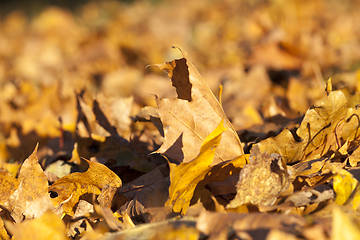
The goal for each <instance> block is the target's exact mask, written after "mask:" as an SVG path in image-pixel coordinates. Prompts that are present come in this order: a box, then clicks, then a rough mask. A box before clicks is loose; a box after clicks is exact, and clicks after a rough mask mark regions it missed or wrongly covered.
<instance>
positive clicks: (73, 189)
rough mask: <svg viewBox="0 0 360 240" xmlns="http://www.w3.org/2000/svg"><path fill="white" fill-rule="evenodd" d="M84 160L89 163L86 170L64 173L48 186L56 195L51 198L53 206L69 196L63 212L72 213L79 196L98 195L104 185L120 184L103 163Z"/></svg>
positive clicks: (114, 186)
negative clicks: (64, 174)
mask: <svg viewBox="0 0 360 240" xmlns="http://www.w3.org/2000/svg"><path fill="white" fill-rule="evenodd" d="M86 162H87V163H88V164H89V168H88V169H87V171H86V172H82V173H71V174H69V175H66V176H64V177H62V178H60V179H59V180H57V181H56V182H55V183H54V184H53V185H51V186H50V187H49V191H51V192H56V193H57V195H58V197H56V198H53V199H52V201H53V203H54V205H55V206H58V205H59V204H60V203H61V202H63V201H65V200H66V199H68V198H71V199H70V201H68V202H66V203H65V204H64V205H63V209H64V212H65V213H67V214H69V215H70V216H73V215H74V206H75V204H76V203H78V202H79V199H80V198H81V197H85V196H86V195H100V194H101V191H102V189H103V188H104V187H106V186H108V187H112V188H119V187H121V185H122V182H121V179H120V178H119V177H118V176H117V175H116V174H115V173H114V172H112V171H111V170H110V169H108V168H107V167H106V166H105V165H103V164H101V163H93V162H90V161H87V160H86Z"/></svg>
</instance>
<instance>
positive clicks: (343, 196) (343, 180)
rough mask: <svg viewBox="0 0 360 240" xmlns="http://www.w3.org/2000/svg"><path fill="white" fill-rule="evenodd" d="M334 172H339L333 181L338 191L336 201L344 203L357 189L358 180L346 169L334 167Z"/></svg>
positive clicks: (336, 191)
mask: <svg viewBox="0 0 360 240" xmlns="http://www.w3.org/2000/svg"><path fill="white" fill-rule="evenodd" d="M333 173H337V174H336V175H335V176H334V183H333V185H334V191H335V193H336V198H335V203H336V204H338V205H343V204H344V203H345V202H346V200H347V199H348V198H349V197H350V195H351V193H352V191H353V190H354V189H355V187H356V184H357V180H356V179H355V178H354V177H353V176H352V175H351V173H349V172H348V171H346V170H345V169H336V168H333Z"/></svg>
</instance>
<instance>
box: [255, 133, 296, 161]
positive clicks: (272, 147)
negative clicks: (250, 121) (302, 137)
mask: <svg viewBox="0 0 360 240" xmlns="http://www.w3.org/2000/svg"><path fill="white" fill-rule="evenodd" d="M256 146H258V147H259V149H260V151H261V152H267V153H269V154H270V153H278V154H279V155H280V156H281V157H282V158H283V159H284V161H285V162H286V163H287V164H291V163H295V162H297V161H299V160H300V159H301V158H302V147H303V143H302V142H297V141H295V139H294V137H293V135H292V133H291V132H290V131H289V130H288V129H286V128H285V129H284V130H283V131H282V132H281V133H280V134H278V135H277V136H276V137H270V138H267V139H265V140H262V141H260V142H259V143H257V144H256Z"/></svg>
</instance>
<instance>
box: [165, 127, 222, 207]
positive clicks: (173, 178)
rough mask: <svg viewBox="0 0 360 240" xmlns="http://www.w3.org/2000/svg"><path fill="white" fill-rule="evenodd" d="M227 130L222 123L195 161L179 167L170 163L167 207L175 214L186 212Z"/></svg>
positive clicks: (208, 139)
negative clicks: (171, 207)
mask: <svg viewBox="0 0 360 240" xmlns="http://www.w3.org/2000/svg"><path fill="white" fill-rule="evenodd" d="M225 130H226V128H225V126H224V122H223V121H221V122H220V124H219V125H218V127H217V128H216V129H215V130H214V131H213V132H212V133H211V134H210V135H209V136H207V137H206V138H205V139H204V142H203V144H202V145H201V149H200V154H199V155H198V156H197V157H196V158H195V159H194V160H193V161H191V162H188V163H180V164H179V165H176V164H174V163H169V165H170V182H171V184H170V188H169V199H168V201H167V202H166V204H165V205H166V206H167V205H173V210H174V211H175V212H180V211H181V212H184V213H185V212H186V210H187V208H188V207H189V204H190V200H191V198H192V196H193V192H194V190H195V187H196V185H197V184H198V183H199V181H201V180H202V179H204V177H205V175H206V174H207V173H208V172H209V171H210V164H211V163H212V161H213V158H214V155H215V151H216V148H217V146H219V144H220V140H221V135H222V133H223V132H224V131H225Z"/></svg>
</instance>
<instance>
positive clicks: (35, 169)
mask: <svg viewBox="0 0 360 240" xmlns="http://www.w3.org/2000/svg"><path fill="white" fill-rule="evenodd" d="M37 148H38V146H36V147H35V150H34V152H33V153H32V154H31V155H30V156H29V157H28V158H27V159H26V160H25V161H24V163H23V164H22V166H21V168H20V173H19V179H18V181H19V186H18V188H17V189H16V191H15V192H14V193H13V194H12V195H11V196H10V197H9V198H8V200H7V201H6V202H5V203H4V207H5V208H6V209H7V210H9V212H11V216H12V218H13V219H14V220H15V222H21V221H22V220H23V219H24V217H25V218H26V219H28V218H36V217H40V216H41V215H42V214H44V213H45V212H46V211H47V210H53V209H54V206H53V205H52V202H51V200H50V196H49V193H48V181H47V178H46V176H45V173H44V171H43V169H42V168H41V166H40V164H39V163H38V158H37V156H36V154H37Z"/></svg>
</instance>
